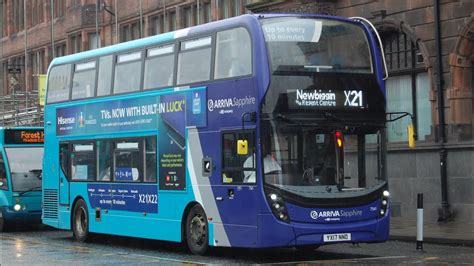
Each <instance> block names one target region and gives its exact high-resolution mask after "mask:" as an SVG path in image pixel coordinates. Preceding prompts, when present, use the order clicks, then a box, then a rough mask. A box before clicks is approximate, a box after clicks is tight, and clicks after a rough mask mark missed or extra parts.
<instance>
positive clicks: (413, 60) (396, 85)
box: [381, 31, 432, 142]
mask: <svg viewBox="0 0 474 266" xmlns="http://www.w3.org/2000/svg"><path fill="white" fill-rule="evenodd" d="M381 35H382V42H383V46H384V53H385V58H386V60H387V68H388V72H389V78H388V79H387V81H386V91H387V112H409V113H412V114H413V115H414V117H415V121H414V122H415V124H414V126H415V130H416V134H417V140H425V139H426V136H428V135H430V134H431V124H432V122H431V104H430V99H429V92H430V78H429V75H428V72H427V71H426V69H425V65H424V63H423V56H422V54H421V53H420V51H419V47H418V44H417V43H415V42H413V41H412V40H411V39H410V38H409V36H407V35H406V34H405V33H403V32H400V31H386V32H382V34H381ZM409 123H411V121H410V118H409V117H405V118H403V119H400V120H397V121H395V122H391V123H389V124H387V129H388V130H387V137H388V141H390V142H400V141H406V140H407V130H406V128H407V125H408V124H409Z"/></svg>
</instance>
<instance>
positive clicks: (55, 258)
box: [0, 228, 474, 265]
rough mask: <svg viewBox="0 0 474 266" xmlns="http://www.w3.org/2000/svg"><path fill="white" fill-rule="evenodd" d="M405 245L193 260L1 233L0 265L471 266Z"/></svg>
mask: <svg viewBox="0 0 474 266" xmlns="http://www.w3.org/2000/svg"><path fill="white" fill-rule="evenodd" d="M424 248H425V251H424V252H418V251H416V250H415V244H414V243H409V242H399V241H388V242H386V243H379V244H360V245H358V246H354V245H351V244H337V245H331V246H324V247H321V248H319V249H318V250H315V251H312V252H302V251H298V250H296V249H290V248H288V249H266V250H249V249H227V248H214V249H212V250H211V251H210V252H209V254H208V255H207V256H194V255H190V254H189V253H188V252H186V251H185V250H184V249H183V248H182V247H181V246H180V245H178V244H173V243H167V242H161V241H151V240H143V239H135V238H127V237H115V236H106V235H97V236H95V237H94V239H93V241H92V242H90V243H78V242H76V241H74V239H73V238H72V233H71V232H65V231H57V230H53V229H44V228H43V229H41V230H37V229H36V230H35V229H22V230H21V231H20V230H16V231H11V232H6V233H0V264H1V265H18V264H29V265H71V264H73V265H78V264H87V265H90V264H114V265H118V264H124V265H125V264H128V265H130V264H133V265H135V264H166V265H172V264H236V263H242V264H267V263H268V264H306V263H308V264H400V263H401V264H406V263H421V264H426V265H431V264H458V265H459V264H466V265H472V264H473V263H474V255H473V254H474V247H465V246H446V245H431V244H426V243H425V245H424Z"/></svg>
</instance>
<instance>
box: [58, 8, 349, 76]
mask: <svg viewBox="0 0 474 266" xmlns="http://www.w3.org/2000/svg"><path fill="white" fill-rule="evenodd" d="M288 16H298V17H309V16H311V17H319V18H327V19H337V20H342V21H346V22H354V21H352V20H350V19H346V18H342V17H334V16H328V15H319V14H289V13H286V14H252V15H249V14H245V15H241V16H238V17H232V18H229V19H224V20H218V21H214V22H210V23H206V24H201V25H197V26H193V27H190V28H185V29H180V30H177V31H173V32H167V33H163V34H159V35H154V36H149V37H145V38H141V39H137V40H133V41H129V42H123V43H118V44H116V45H110V46H106V47H103V48H98V49H94V50H89V51H85V52H80V53H76V54H71V55H66V56H63V57H56V58H55V59H53V61H52V62H51V65H50V67H52V66H54V65H62V64H68V63H73V62H79V61H85V60H88V59H93V58H96V57H100V56H104V55H110V54H115V53H123V52H126V51H129V50H135V49H140V48H144V47H148V46H153V45H160V44H163V43H167V42H171V41H173V40H175V39H178V38H182V37H191V38H192V37H197V36H199V35H200V34H205V33H209V32H213V31H219V30H223V29H225V28H229V27H232V26H235V25H250V24H251V23H252V22H253V23H255V22H256V21H257V19H259V18H264V17H265V18H270V17H288Z"/></svg>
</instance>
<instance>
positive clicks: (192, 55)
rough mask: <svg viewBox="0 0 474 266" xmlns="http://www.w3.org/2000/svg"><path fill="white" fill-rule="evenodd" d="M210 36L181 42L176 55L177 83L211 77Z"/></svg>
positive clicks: (203, 79)
mask: <svg viewBox="0 0 474 266" xmlns="http://www.w3.org/2000/svg"><path fill="white" fill-rule="evenodd" d="M211 43H212V38H211V37H204V38H199V39H194V40H190V41H184V42H181V49H180V52H179V55H178V84H187V83H193V82H199V81H205V80H209V79H210V78H211V54H212V49H211Z"/></svg>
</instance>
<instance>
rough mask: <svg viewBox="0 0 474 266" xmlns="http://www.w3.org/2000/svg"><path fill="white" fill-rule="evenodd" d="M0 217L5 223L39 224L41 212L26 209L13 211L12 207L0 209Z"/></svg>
mask: <svg viewBox="0 0 474 266" xmlns="http://www.w3.org/2000/svg"><path fill="white" fill-rule="evenodd" d="M0 217H1V218H3V219H4V220H5V221H7V222H15V223H28V224H29V223H41V211H36V210H31V211H30V210H28V209H26V210H19V211H15V210H14V209H13V207H12V206H2V207H0Z"/></svg>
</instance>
